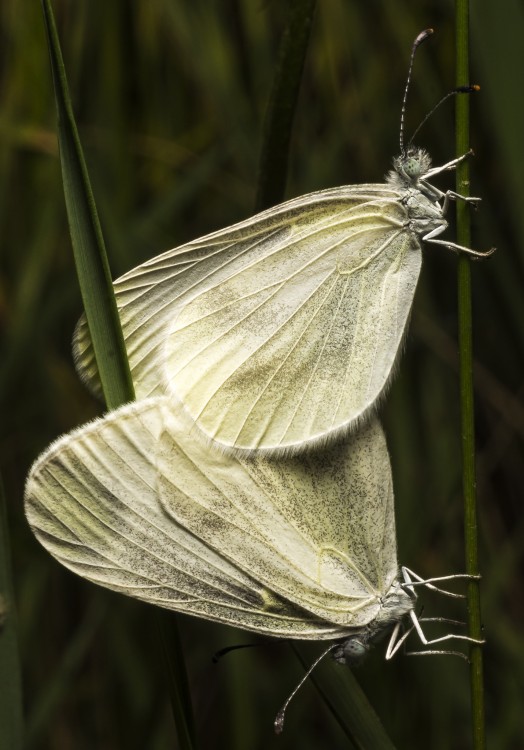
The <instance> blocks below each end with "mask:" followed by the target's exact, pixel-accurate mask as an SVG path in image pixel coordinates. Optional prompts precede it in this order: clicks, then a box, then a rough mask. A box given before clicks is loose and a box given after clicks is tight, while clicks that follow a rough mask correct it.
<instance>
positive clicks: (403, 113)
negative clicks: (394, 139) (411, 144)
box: [399, 29, 433, 154]
mask: <svg viewBox="0 0 524 750" xmlns="http://www.w3.org/2000/svg"><path fill="white" fill-rule="evenodd" d="M432 34H433V29H426V30H425V31H421V32H420V34H419V35H418V36H417V38H416V39H415V41H414V42H413V47H412V48H411V58H410V60H409V68H408V77H407V80H406V88H405V89H404V98H403V100H402V110H401V112H400V138H399V141H400V153H401V154H403V153H405V152H404V120H405V117H406V102H407V100H408V91H409V86H410V84H411V72H412V70H413V62H414V60H415V52H416V51H417V48H418V47H419V46H420V45H421V44H422V42H425V41H426V39H428V38H429V37H430V36H431V35H432Z"/></svg>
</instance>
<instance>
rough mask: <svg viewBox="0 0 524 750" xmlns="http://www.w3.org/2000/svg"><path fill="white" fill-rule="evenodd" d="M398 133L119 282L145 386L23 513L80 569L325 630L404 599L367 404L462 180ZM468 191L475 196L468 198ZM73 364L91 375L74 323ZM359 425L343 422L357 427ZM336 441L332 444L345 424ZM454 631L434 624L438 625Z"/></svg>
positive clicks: (393, 623) (175, 600) (387, 477)
mask: <svg viewBox="0 0 524 750" xmlns="http://www.w3.org/2000/svg"><path fill="white" fill-rule="evenodd" d="M459 161H460V159H456V160H454V161H452V162H449V163H448V164H446V165H444V166H442V167H439V168H434V169H431V166H430V160H429V157H428V156H427V154H426V153H425V152H424V151H422V150H420V149H413V148H409V149H407V150H405V151H404V152H403V153H402V154H401V156H400V157H399V158H397V159H396V160H395V161H394V168H393V171H392V172H391V173H390V174H389V175H388V177H387V181H386V183H385V184H367V185H357V186H346V187H340V188H334V189H330V190H323V191H320V192H317V193H313V194H310V195H306V196H303V197H300V198H297V199H294V200H291V201H288V202H286V203H283V204H281V205H279V206H276V207H274V208H271V209H269V210H268V211H265V212H263V213H261V214H259V215H257V216H255V217H253V218H251V219H248V220H247V221H244V222H241V223H239V224H236V225H235V226H233V227H230V228H227V229H225V230H222V231H219V232H216V233H214V234H211V235H209V236H207V237H204V238H202V239H201V240H197V241H195V242H192V243H189V244H187V245H185V246H183V247H181V248H177V249H175V250H172V251H169V252H167V253H165V254H163V255H161V256H159V257H157V258H154V259H153V260H151V261H149V262H147V263H144V264H143V265H141V266H139V267H138V268H136V269H134V270H132V271H130V272H129V273H127V274H125V275H124V276H123V277H122V278H120V279H118V280H117V281H116V282H115V285H114V286H115V295H116V300H117V305H118V310H119V314H120V318H121V322H122V328H123V333H124V338H125V342H126V347H127V352H128V356H129V362H130V367H131V373H132V377H133V382H134V386H135V391H136V395H137V399H138V401H137V402H136V403H134V404H131V405H127V406H125V407H123V408H120V409H118V410H117V411H115V412H113V413H111V414H109V415H108V416H106V417H105V418H103V419H101V420H97V421H95V422H93V423H91V424H89V425H87V426H85V427H82V428H80V429H78V430H76V431H74V432H72V433H70V434H68V435H66V436H64V437H62V438H60V439H59V440H58V441H57V442H55V443H54V444H53V445H52V446H51V447H50V448H49V449H48V450H47V451H46V452H45V453H44V454H43V455H42V456H41V457H40V458H39V459H38V460H37V461H36V463H35V464H34V466H33V468H32V470H31V473H30V476H29V479H28V482H27V486H26V513H27V517H28V520H29V523H30V525H31V527H32V528H33V531H34V532H35V534H36V536H37V538H38V539H39V540H40V541H41V542H42V544H43V545H44V546H45V547H46V548H47V549H48V550H49V551H50V552H51V553H52V554H53V555H54V556H55V557H56V558H57V559H58V560H60V562H62V563H63V564H64V565H66V566H67V567H68V568H70V569H72V570H73V571H75V572H76V573H78V574H80V575H82V576H83V577H85V578H88V579H89V580H91V581H94V582H96V583H99V584H100V585H103V586H106V587H108V588H110V589H113V590H116V591H120V592H122V593H126V594H128V595H130V596H133V597H136V598H139V599H143V600H145V601H147V602H151V603H154V604H157V605H159V606H162V607H166V608H169V609H173V610H177V611H181V612H184V613H187V614H193V615H196V616H199V617H204V618H208V619H211V620H217V621H220V622H224V623H230V624H234V625H237V626H239V627H242V628H245V629H248V630H253V631H260V632H263V633H266V634H268V635H273V636H280V637H287V638H300V639H323V640H331V641H334V642H335V645H334V646H333V653H334V656H335V657H336V658H337V659H339V660H340V661H344V660H346V659H351V658H352V657H353V656H355V655H356V656H359V655H362V654H363V653H364V652H365V651H366V650H367V648H368V647H369V644H370V642H371V641H372V640H373V639H374V638H375V637H377V636H378V635H379V634H381V633H382V632H384V631H385V630H387V629H390V630H391V629H392V630H393V636H392V641H391V642H390V645H389V647H388V655H389V656H390V655H392V654H393V653H394V651H395V650H396V648H398V645H399V643H400V642H401V641H402V640H403V636H402V637H401V636H400V635H399V625H400V621H401V620H402V619H403V618H404V616H405V615H409V617H410V618H411V621H412V623H411V624H412V628H413V627H414V628H416V629H417V631H418V632H419V635H420V636H421V638H422V640H423V642H424V643H427V641H426V640H425V639H424V636H423V633H422V631H421V629H420V625H419V622H418V620H417V618H416V615H415V613H414V610H413V607H414V589H413V587H412V583H413V580H412V577H411V576H410V575H409V573H408V572H407V571H404V576H405V579H404V581H402V582H401V581H400V580H399V576H398V563H397V558H396V537H395V520H394V507H393V506H394V503H393V489H392V478H391V469H390V464H389V456H388V452H387V447H386V443H385V438H384V435H383V432H382V429H381V427H380V424H379V422H378V420H377V419H376V417H373V416H371V413H372V410H373V409H374V408H375V406H376V403H377V400H378V399H379V398H380V396H381V394H382V393H383V391H384V389H385V388H386V386H387V383H388V381H389V379H390V377H391V373H392V370H393V367H394V363H395V360H396V357H397V353H398V350H399V348H400V345H401V341H402V338H403V335H404V331H405V328H406V324H407V320H408V317H409V312H410V308H411V304H412V300H413V295H414V292H415V287H416V284H417V280H418V276H419V271H420V266H421V245H422V241H426V242H428V243H433V244H437V245H442V246H444V247H447V248H451V249H455V250H458V251H464V252H471V253H473V254H476V253H474V251H470V250H468V249H467V248H462V247H460V246H457V245H455V244H454V243H451V242H448V241H446V240H443V239H440V238H439V235H440V234H441V233H442V232H443V231H444V230H445V229H446V227H447V222H446V219H445V212H446V209H447V207H448V203H449V200H450V199H462V196H458V195H457V194H455V193H452V192H449V191H448V192H447V193H443V192H441V191H440V190H438V189H437V188H435V187H434V186H433V185H431V184H430V183H429V182H428V180H429V179H430V178H432V177H433V176H435V175H437V174H439V173H441V172H443V171H445V170H448V169H453V168H454V167H455V166H456V164H457V163H458V162H459ZM464 200H472V201H475V200H477V199H469V198H465V199H464ZM74 353H75V360H76V365H77V368H78V370H79V372H80V374H81V376H82V377H83V379H84V380H85V381H86V382H87V383H88V385H89V386H90V388H91V389H92V390H93V391H95V392H97V391H99V390H100V384H99V381H98V375H97V370H96V363H95V360H94V354H93V349H92V345H91V341H90V337H89V332H88V328H87V324H86V322H85V320H81V321H80V323H79V326H78V328H77V331H76V334H75V340H74ZM357 426H358V429H357ZM342 437H344V439H343V440H342V439H341V438H342ZM450 637H464V636H444V638H442V639H438V640H445V639H446V638H450Z"/></svg>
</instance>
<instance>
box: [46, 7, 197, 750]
mask: <svg viewBox="0 0 524 750" xmlns="http://www.w3.org/2000/svg"><path fill="white" fill-rule="evenodd" d="M42 7H43V12H44V20H45V27H46V34H47V43H48V48H49V54H50V59H51V71H52V76H53V84H54V90H55V99H56V109H57V120H58V140H59V146H60V161H61V165H62V178H63V183H64V195H65V201H66V208H67V214H68V219H69V229H70V233H71V240H72V245H73V251H74V255H75V263H76V267H77V273H78V278H79V282H80V288H81V292H82V299H83V303H84V308H85V311H86V316H87V320H88V324H89V330H90V333H91V339H92V341H93V347H94V350H95V356H96V360H97V365H98V370H99V373H100V378H101V381H102V388H103V392H104V398H105V401H106V404H107V407H108V408H109V409H114V408H116V407H118V406H120V405H121V404H123V403H125V402H127V401H132V400H133V399H134V389H133V383H132V379H131V374H130V371H129V363H128V361H127V354H126V349H125V344H124V339H123V336H122V330H121V326H120V320H119V317H118V312H117V307H116V302H115V298H114V293H113V285H112V282H111V274H110V270H109V263H108V260H107V255H106V252H105V247H104V241H103V237H102V231H101V228H100V223H99V220H98V214H97V211H96V206H95V201H94V196H93V193H92V190H91V185H90V181H89V175H88V172H87V167H86V164H85V161H84V157H83V153H82V147H81V144H80V139H79V136H78V131H77V128H76V123H75V119H74V114H73V108H72V104H71V99H70V96H69V90H68V85H67V79H66V73H65V68H64V63H63V59H62V54H61V50H60V44H59V41H58V35H57V31H56V26H55V22H54V17H53V12H52V8H51V4H50V2H49V0H42ZM171 627H172V629H173V633H175V628H176V623H175V622H174V621H173V622H172V624H171ZM173 664H176V665H177V669H176V670H175V669H174V668H173ZM182 664H183V659H182V654H181V652H180V650H179V649H177V650H175V652H174V653H172V654H171V658H170V659H168V665H169V667H168V675H169V679H168V687H169V690H170V696H171V702H172V705H173V707H174V709H173V710H174V714H175V718H176V720H177V724H176V730H177V732H178V738H179V744H180V747H181V748H183V749H184V750H186V749H187V750H189V749H190V748H192V747H194V743H193V742H192V737H191V735H190V734H189V733H188V731H187V727H188V726H191V721H192V711H191V700H190V696H189V690H188V685H187V678H186V674H185V667H182V666H181V665H182ZM181 717H183V719H181Z"/></svg>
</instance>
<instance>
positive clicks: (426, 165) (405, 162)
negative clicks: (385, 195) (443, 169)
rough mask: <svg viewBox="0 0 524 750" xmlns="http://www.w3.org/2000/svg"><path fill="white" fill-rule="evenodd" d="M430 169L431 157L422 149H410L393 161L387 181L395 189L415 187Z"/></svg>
mask: <svg viewBox="0 0 524 750" xmlns="http://www.w3.org/2000/svg"><path fill="white" fill-rule="evenodd" d="M430 167H431V157H430V156H429V154H428V152H427V151H424V149H423V148H414V147H410V148H408V149H407V150H406V151H404V152H403V153H401V154H400V156H397V157H396V158H395V159H394V160H393V169H392V171H391V172H390V173H389V175H388V176H387V181H388V183H389V184H390V185H394V186H396V187H398V186H405V187H416V186H417V183H418V181H419V179H420V178H421V177H424V175H425V174H426V173H427V172H428V171H429V169H430Z"/></svg>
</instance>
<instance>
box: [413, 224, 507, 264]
mask: <svg viewBox="0 0 524 750" xmlns="http://www.w3.org/2000/svg"><path fill="white" fill-rule="evenodd" d="M445 229H446V226H444V225H443V226H438V227H435V229H432V230H431V231H430V232H428V233H427V234H425V235H423V237H422V239H423V240H424V242H430V243H431V244H433V245H442V247H447V248H448V249H449V250H456V252H458V253H466V254H467V255H473V256H474V257H475V258H487V257H488V256H489V255H492V254H493V253H494V252H495V248H494V247H492V248H490V249H489V250H485V251H484V252H482V251H480V250H472V249H471V248H470V247H464V246H463V245H457V244H456V243H455V242H449V241H448V240H437V239H435V237H437V236H438V235H439V234H442V232H443V231H444V230H445Z"/></svg>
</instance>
